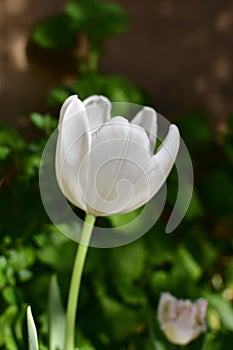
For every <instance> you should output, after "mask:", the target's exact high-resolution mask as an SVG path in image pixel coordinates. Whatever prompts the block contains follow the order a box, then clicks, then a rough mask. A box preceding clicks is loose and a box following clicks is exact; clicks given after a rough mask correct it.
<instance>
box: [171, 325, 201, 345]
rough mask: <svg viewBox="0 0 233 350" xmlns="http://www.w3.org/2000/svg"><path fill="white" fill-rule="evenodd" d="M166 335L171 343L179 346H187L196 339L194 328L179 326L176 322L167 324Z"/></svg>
mask: <svg viewBox="0 0 233 350" xmlns="http://www.w3.org/2000/svg"><path fill="white" fill-rule="evenodd" d="M164 333H165V334H166V336H167V338H168V340H170V342H172V343H174V344H177V345H186V344H188V343H189V342H190V341H191V340H193V339H194V338H196V334H194V331H193V329H192V328H187V327H182V326H179V325H178V324H176V322H175V321H174V322H170V323H168V324H167V326H166V328H165V329H164Z"/></svg>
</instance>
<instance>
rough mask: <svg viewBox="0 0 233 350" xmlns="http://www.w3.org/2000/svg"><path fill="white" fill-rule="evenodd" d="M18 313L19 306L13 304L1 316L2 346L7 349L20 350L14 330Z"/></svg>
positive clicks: (0, 340) (0, 337) (0, 334)
mask: <svg viewBox="0 0 233 350" xmlns="http://www.w3.org/2000/svg"><path fill="white" fill-rule="evenodd" d="M17 314H18V308H17V306H15V305H11V306H9V307H8V308H7V309H6V310H5V312H4V313H3V314H2V315H1V316H0V346H2V348H3V349H5V350H18V347H17V344H16V340H15V336H14V331H13V329H14V321H15V318H16V316H17Z"/></svg>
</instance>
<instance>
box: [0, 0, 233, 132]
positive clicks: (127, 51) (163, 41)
mask: <svg viewBox="0 0 233 350" xmlns="http://www.w3.org/2000/svg"><path fill="white" fill-rule="evenodd" d="M116 2H118V3H119V4H121V5H122V6H123V7H124V8H125V9H126V11H127V12H128V13H129V15H130V17H131V24H130V26H129V28H128V30H127V31H126V32H125V33H124V34H122V35H120V36H118V37H117V38H113V39H109V40H107V41H106V42H105V51H106V52H105V55H104V56H103V57H102V58H101V61H100V71H101V72H102V73H104V74H106V73H107V74H116V75H117V74H120V75H124V76H125V77H127V78H128V79H129V80H131V81H132V82H133V83H135V84H136V85H138V86H140V87H142V88H143V89H144V90H146V91H147V92H148V93H149V94H150V95H151V98H152V103H153V106H154V107H155V108H156V109H157V110H158V111H159V112H160V113H161V114H163V115H165V116H166V117H168V118H169V119H173V118H174V117H175V116H176V115H180V114H182V113H186V112H190V111H199V110H201V111H203V112H206V113H207V115H208V116H209V120H210V121H211V122H212V124H213V125H214V124H215V125H219V123H221V121H222V120H224V119H225V118H226V117H227V116H228V115H229V113H231V112H232V110H233V105H232V92H233V74H232V73H233V66H232V62H233V60H232V58H233V45H232V44H233V36H232V32H233V31H232V29H233V2H232V0H221V1H220V0H215V1H213V0H205V1H202V0H191V1H186V0H176V1H175V0H144V1H143V2H142V1H133V0H117V1H116ZM66 3H67V1H66V0H50V1H47V0H40V1H34V0H1V1H0V26H1V30H0V45H1V46H0V60H1V66H0V71H1V72H0V103H1V113H0V120H4V121H6V122H8V123H10V124H13V125H15V126H17V127H19V128H20V129H21V130H25V129H26V128H27V127H28V124H29V118H28V115H29V114H30V113H31V112H32V111H41V112H43V111H46V110H47V104H46V95H47V94H48V91H49V90H50V89H51V88H52V87H53V86H56V85H58V84H61V83H66V82H70V81H72V79H73V70H72V67H71V66H70V67H67V65H68V66H69V65H70V62H69V58H68V57H66V53H64V52H63V53H62V55H58V56H57V57H56V56H52V57H50V59H48V57H43V54H42V55H41V53H38V57H37V52H35V53H34V55H32V56H33V59H31V57H30V55H28V53H27V50H26V48H27V45H28V40H29V37H30V35H31V32H32V30H33V28H34V25H35V23H36V22H37V21H38V20H40V19H42V18H45V17H46V16H48V15H51V14H54V13H58V12H61V11H62V10H63V8H64V5H65V4H66ZM103 25H104V23H103ZM40 55H41V56H40Z"/></svg>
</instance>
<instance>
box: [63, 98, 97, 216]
mask: <svg viewBox="0 0 233 350" xmlns="http://www.w3.org/2000/svg"><path fill="white" fill-rule="evenodd" d="M61 119H62V123H60V126H59V131H58V140H57V149H56V175H57V180H58V183H59V186H60V188H61V189H62V191H63V193H64V195H65V196H66V197H67V198H68V199H69V200H70V201H71V202H72V203H73V204H75V205H76V206H78V207H81V208H82V209H84V210H85V203H84V202H83V201H82V198H81V194H80V186H79V183H78V171H79V167H80V164H81V162H82V160H83V158H84V157H85V156H87V155H88V154H89V152H90V149H91V135H90V133H89V123H88V119H87V114H86V111H85V108H84V105H83V103H82V102H81V101H80V100H79V99H78V98H76V99H73V98H72V99H71V100H70V102H69V103H67V105H66V106H65V107H64V110H63V114H62V115H61Z"/></svg>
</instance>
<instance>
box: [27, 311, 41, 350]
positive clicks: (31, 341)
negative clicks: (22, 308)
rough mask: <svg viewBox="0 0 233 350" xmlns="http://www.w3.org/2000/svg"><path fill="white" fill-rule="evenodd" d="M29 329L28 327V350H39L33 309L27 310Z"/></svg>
mask: <svg viewBox="0 0 233 350" xmlns="http://www.w3.org/2000/svg"><path fill="white" fill-rule="evenodd" d="M27 327H28V350H39V345H38V338H37V331H36V326H35V323H34V320H33V316H32V311H31V307H30V306H28V308H27Z"/></svg>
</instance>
